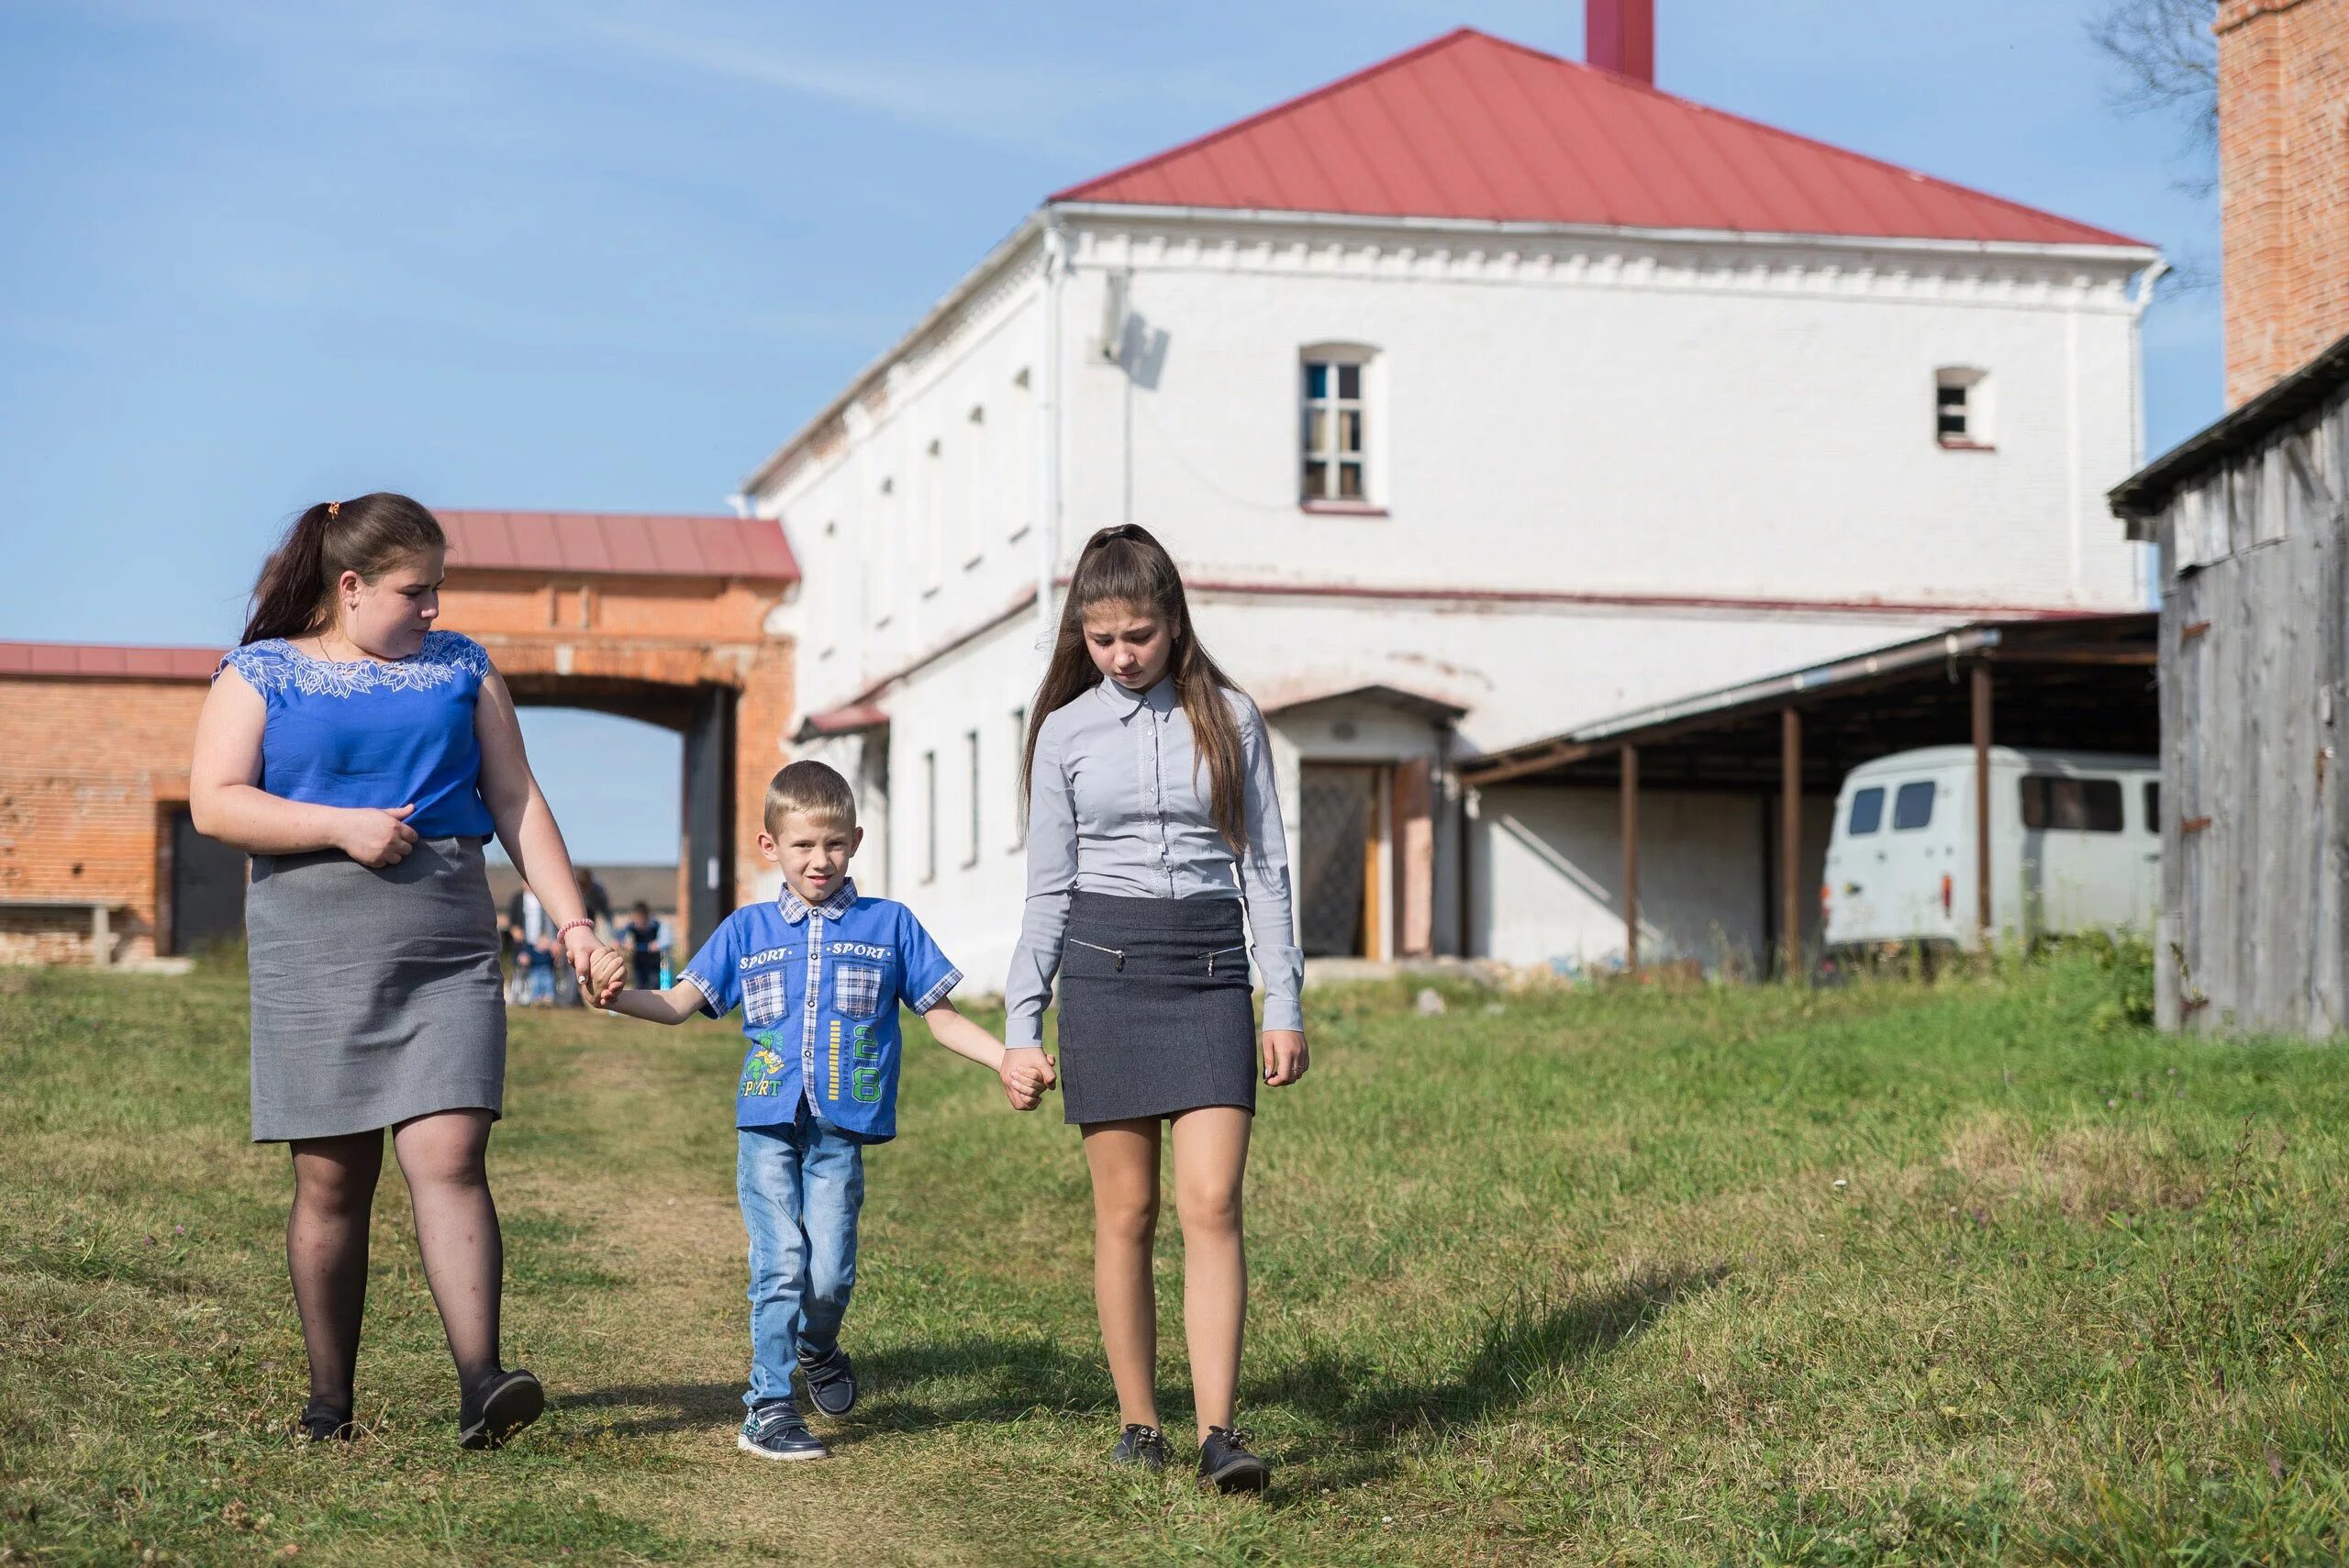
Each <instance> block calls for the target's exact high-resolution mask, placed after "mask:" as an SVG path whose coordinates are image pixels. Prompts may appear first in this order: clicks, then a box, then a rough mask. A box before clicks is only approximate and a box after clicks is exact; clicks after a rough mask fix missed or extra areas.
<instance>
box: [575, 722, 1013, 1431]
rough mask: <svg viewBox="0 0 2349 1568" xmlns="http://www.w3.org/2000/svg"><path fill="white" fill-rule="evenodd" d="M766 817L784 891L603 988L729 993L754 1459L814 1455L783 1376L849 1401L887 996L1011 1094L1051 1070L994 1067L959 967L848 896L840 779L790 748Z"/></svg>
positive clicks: (610, 956)
mask: <svg viewBox="0 0 2349 1568" xmlns="http://www.w3.org/2000/svg"><path fill="white" fill-rule="evenodd" d="M765 818H766V830H765V831H764V832H763V833H761V834H760V835H759V853H760V854H762V855H763V856H765V857H766V858H767V859H768V860H770V861H774V862H778V863H780V864H781V866H782V867H783V884H784V893H783V896H782V897H781V898H779V899H763V900H761V901H760V902H759V903H756V904H752V905H747V906H744V907H742V908H740V909H737V910H735V911H734V912H733V913H732V914H731V915H729V916H727V917H726V918H725V919H724V920H723V921H721V922H720V923H719V925H718V929H717V930H716V931H714V932H712V933H711V934H710V937H709V940H707V941H706V942H704V943H703V944H702V949H701V951H699V952H697V953H696V954H695V955H694V958H693V962H690V963H688V964H687V965H686V966H685V973H684V975H683V976H682V977H681V978H680V979H679V980H678V981H677V983H676V984H674V985H672V986H670V987H668V988H667V989H666V990H662V991H651V990H646V989H643V988H641V987H640V988H638V989H635V990H629V991H622V992H621V993H620V994H619V995H618V997H617V998H616V999H614V1000H613V1001H612V1003H611V1004H610V1005H611V1006H612V1008H613V1010H614V1011H616V1012H620V1013H625V1014H627V1015H628V1016H629V1017H630V1018H646V1019H649V1020H651V1021H652V1022H654V1023H662V1024H681V1023H683V1022H685V1020H686V1019H687V1018H692V1017H693V1016H694V1015H695V1014H696V1013H710V1014H714V1015H716V1016H718V1017H720V1018H723V1017H724V1016H725V1015H726V1014H728V1013H730V1012H732V1011H733V1010H734V1009H735V1008H736V1007H740V1008H741V1009H742V1032H743V1033H744V1034H745V1035H747V1036H748V1037H749V1038H750V1050H749V1053H748V1054H747V1055H746V1056H744V1058H743V1060H742V1074H741V1077H740V1081H739V1082H738V1083H737V1084H736V1087H735V1091H734V1126H735V1129H736V1131H735V1142H736V1150H735V1165H734V1180H735V1185H736V1188H737V1190H738V1193H739V1195H740V1198H741V1203H742V1225H743V1229H745V1230H747V1231H748V1232H749V1234H750V1239H751V1387H750V1392H749V1393H747V1394H745V1395H744V1396H743V1398H742V1403H743V1404H744V1405H746V1406H747V1407H749V1413H748V1415H747V1416H746V1417H745V1418H744V1420H743V1422H742V1429H741V1432H740V1435H739V1436H738V1437H737V1438H736V1439H735V1444H736V1446H737V1447H739V1448H740V1449H741V1450H742V1451H744V1452H746V1453H752V1454H756V1455H758V1456H759V1457H760V1458H762V1459H821V1458H823V1457H824V1452H825V1450H824V1444H823V1440H821V1439H820V1438H818V1437H817V1436H816V1434H815V1433H814V1432H812V1431H811V1430H809V1429H808V1427H807V1418H805V1417H804V1416H802V1415H801V1414H800V1410H799V1406H798V1402H797V1401H796V1399H795V1398H794V1397H793V1389H792V1377H793V1373H794V1372H795V1371H796V1373H797V1375H798V1377H799V1380H800V1381H801V1383H803V1384H804V1385H806V1387H807V1397H808V1398H809V1399H810V1400H811V1401H813V1402H814V1404H815V1407H816V1408H817V1409H818V1410H821V1411H822V1412H823V1413H824V1414H826V1415H828V1416H844V1415H846V1414H848V1412H849V1409H850V1407H852V1406H853V1405H854V1404H855V1403H856V1369H855V1367H854V1365H853V1364H852V1362H850V1360H849V1356H848V1352H847V1351H844V1350H842V1349H841V1321H842V1319H843V1318H845V1317H846V1316H847V1313H848V1303H849V1294H850V1291H851V1289H852V1287H853V1285H854V1284H855V1283H856V1222H857V1213H858V1210H859V1208H860V1207H862V1206H863V1201H864V1146H865V1145H866V1144H868V1143H880V1142H885V1141H886V1140H889V1139H891V1138H894V1137H896V1131H897V1123H896V1117H897V1072H898V1053H899V1051H900V1050H901V1047H902V1042H901V1040H900V1039H899V1037H898V1032H897V1009H898V1008H899V1007H900V1006H903V1007H905V1008H907V1009H908V1010H910V1011H913V1012H916V1013H918V1014H920V1015H921V1017H922V1021H923V1022H925V1023H927V1024H928V1025H929V1026H930V1034H931V1036H932V1037H933V1038H934V1039H935V1040H937V1041H938V1043H939V1044H941V1045H942V1046H944V1047H945V1048H946V1049H947V1050H949V1051H952V1052H954V1053H955V1054H956V1055H958V1056H963V1057H968V1058H969V1059H970V1060H971V1061H973V1062H978V1063H980V1064H981V1065H983V1066H985V1067H990V1068H993V1069H994V1070H995V1071H996V1072H997V1073H1000V1074H1002V1077H1003V1082H1004V1089H1005V1093H1006V1094H1007V1095H1008V1096H1009V1097H1010V1100H1011V1103H1012V1105H1013V1106H1015V1107H1016V1108H1018V1109H1020V1110H1033V1109H1034V1108H1035V1107H1036V1105H1037V1102H1038V1101H1039V1100H1040V1099H1041V1097H1042V1095H1043V1090H1044V1084H1045V1082H1046V1080H1047V1077H1048V1076H1049V1074H1048V1072H1047V1073H1032V1072H1031V1073H1028V1074H1024V1075H1015V1074H1013V1073H1009V1072H1008V1071H1006V1070H1005V1068H1004V1066H1003V1046H1002V1043H1001V1042H1000V1041H998V1040H996V1038H995V1036H993V1035H991V1034H989V1033H987V1031H986V1030H985V1029H981V1028H980V1027H979V1026H978V1025H977V1024H974V1023H973V1022H972V1021H971V1020H970V1019H968V1018H964V1017H963V1015H962V1014H961V1013H960V1012H958V1011H956V1010H955V1007H954V1004H953V1003H952V1001H950V1000H949V999H948V997H949V995H950V994H951V993H952V991H953V989H954V987H955V985H956V984H959V983H960V982H961V980H962V978H963V976H962V973H961V972H960V971H958V970H956V969H955V967H954V966H953V965H952V964H951V963H949V962H946V955H945V954H943V953H941V952H940V951H938V944H937V943H935V942H933V941H932V940H930V933H929V932H928V931H925V930H923V929H922V928H921V922H920V921H918V920H917V919H915V918H914V915H913V911H912V910H910V909H907V907H906V906H904V905H902V904H893V903H891V902H890V901H889V900H887V899H885V898H863V897H859V896H858V895H857V891H856V884H854V883H853V882H851V881H850V880H849V875H848V862H849V860H850V857H851V856H852V855H854V854H855V853H856V848H857V844H858V842H859V841H860V840H862V838H863V834H862V833H861V832H860V831H859V829H858V828H857V826H856V797H855V796H854V795H852V794H851V793H850V792H849V787H848V781H847V780H846V779H843V778H841V776H840V774H838V773H834V772H833V771H832V770H831V769H829V768H828V767H826V766H825V765H824V764H823V763H821V762H794V763H792V764H791V765H790V766H789V767H787V768H785V769H784V770H783V771H782V772H781V773H777V774H775V776H774V782H773V783H771V784H768V786H767V798H766V811H765ZM644 913H647V914H649V913H650V911H644ZM628 967H629V965H628V964H627V963H625V962H623V961H622V960H621V959H620V957H619V955H618V953H617V952H610V953H607V954H606V955H604V956H603V957H600V958H598V959H597V960H596V968H595V972H594V981H593V982H591V984H592V986H593V988H595V989H596V990H597V991H598V992H600V991H601V990H602V989H603V986H604V984H605V983H607V981H611V980H617V979H618V978H619V976H620V975H621V973H622V972H623V971H624V970H625V969H626V968H628ZM819 1041H829V1044H828V1045H820V1046H819ZM778 1047H780V1048H778Z"/></svg>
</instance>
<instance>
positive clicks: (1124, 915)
mask: <svg viewBox="0 0 2349 1568" xmlns="http://www.w3.org/2000/svg"><path fill="white" fill-rule="evenodd" d="M1246 941H1247V939H1246V936H1245V934H1244V933H1243V931H1242V929H1241V915H1240V901H1239V900H1238V899H1236V898H1119V897H1115V896H1112V895H1108V894H1104V893H1079V894H1076V895H1074V896H1073V897H1072V898H1071V899H1070V902H1069V911H1068V934H1067V937H1066V938H1065V939H1064V940H1063V946H1062V948H1061V970H1060V1052H1061V1055H1060V1071H1061V1103H1062V1105H1063V1106H1064V1107H1065V1109H1066V1112H1067V1119H1068V1120H1070V1121H1072V1122H1075V1123H1078V1124H1080V1125H1081V1124H1083V1123H1086V1122H1097V1121H1130V1120H1138V1119H1141V1118H1151V1117H1165V1116H1173V1115H1175V1113H1176V1112H1178V1111H1187V1110H1196V1109H1197V1108H1198V1107H1199V1106H1241V1108H1242V1109H1245V1110H1248V1111H1251V1112H1252V1111H1254V1110H1255V1108H1256V1015H1255V1008H1254V1006H1253V1005H1252V1001H1251V999H1250V993H1249V984H1248V952H1247V947H1246Z"/></svg>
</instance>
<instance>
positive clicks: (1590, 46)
mask: <svg viewBox="0 0 2349 1568" xmlns="http://www.w3.org/2000/svg"><path fill="white" fill-rule="evenodd" d="M1582 52H1583V59H1584V60H1586V61H1588V62H1589V63H1590V64H1592V65H1596V66H1597V67H1598V69H1599V70H1601V71H1611V72H1614V73H1615V74H1616V75H1618V76H1628V77H1630V78H1631V80H1632V81H1634V82H1643V83H1646V84H1647V85H1649V86H1651V87H1653V86H1654V85H1655V0H1586V4H1585V5H1584V6H1583V51H1582Z"/></svg>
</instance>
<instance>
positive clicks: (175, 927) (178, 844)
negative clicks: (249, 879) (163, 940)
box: [171, 806, 245, 953]
mask: <svg viewBox="0 0 2349 1568" xmlns="http://www.w3.org/2000/svg"><path fill="white" fill-rule="evenodd" d="M244 934H245V852H244V851H242V850H234V849H230V848H229V847H228V845H226V844H224V843H222V842H221V841H220V840H217V839H207V838H206V837H205V836H204V835H203V834H201V833H199V832H197V831H196V830H195V822H193V821H192V820H190V819H189V817H188V814H187V807H185V806H179V807H177V808H175V809H174V810H173V812H172V930H171V951H173V952H174V953H192V952H199V951H202V950H204V949H205V948H207V947H209V946H211V945H212V944H213V943H215V942H220V941H234V940H237V939H238V938H239V937H241V936H243V935H244Z"/></svg>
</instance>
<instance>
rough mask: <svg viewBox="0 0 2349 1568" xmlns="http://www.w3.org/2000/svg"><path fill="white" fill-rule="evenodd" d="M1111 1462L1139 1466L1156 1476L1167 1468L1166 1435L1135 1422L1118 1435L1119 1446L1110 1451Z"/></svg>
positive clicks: (1154, 1428)
mask: <svg viewBox="0 0 2349 1568" xmlns="http://www.w3.org/2000/svg"><path fill="white" fill-rule="evenodd" d="M1109 1462H1110V1463H1112V1464H1139V1465H1141V1467H1142V1468H1143V1469H1144V1470H1147V1471H1149V1472H1150V1473H1152V1475H1155V1474H1157V1473H1159V1472H1160V1471H1162V1470H1163V1469H1165V1468H1166V1434H1165V1433H1164V1432H1162V1431H1160V1430H1159V1429H1157V1428H1156V1427H1145V1426H1143V1425H1142V1424H1141V1422H1140V1421H1135V1422H1133V1423H1131V1424H1130V1425H1129V1426H1128V1427H1127V1428H1126V1429H1125V1430H1124V1431H1122V1432H1120V1433H1119V1434H1118V1446H1117V1447H1116V1448H1113V1449H1111V1450H1110V1451H1109Z"/></svg>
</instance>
